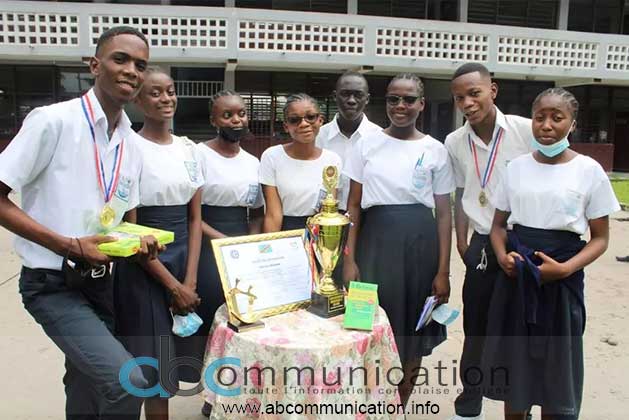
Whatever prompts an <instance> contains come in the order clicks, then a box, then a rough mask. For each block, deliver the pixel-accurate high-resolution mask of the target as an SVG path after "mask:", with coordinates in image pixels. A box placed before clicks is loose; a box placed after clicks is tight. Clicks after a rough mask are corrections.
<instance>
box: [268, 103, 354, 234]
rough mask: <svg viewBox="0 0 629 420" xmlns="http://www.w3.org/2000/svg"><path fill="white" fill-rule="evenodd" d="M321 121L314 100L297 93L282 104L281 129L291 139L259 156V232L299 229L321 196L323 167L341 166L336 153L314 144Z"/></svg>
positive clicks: (323, 195)
mask: <svg viewBox="0 0 629 420" xmlns="http://www.w3.org/2000/svg"><path fill="white" fill-rule="evenodd" d="M322 123H323V117H322V116H321V113H320V112H319V105H318V104H317V102H316V101H315V100H314V99H313V98H312V97H310V96H309V95H306V94H305V93H299V94H296V95H291V96H289V97H288V100H287V101H286V105H285V106H284V129H285V130H286V131H287V132H288V134H289V136H290V138H291V140H292V141H291V142H290V143H288V144H285V145H282V144H280V145H277V146H272V147H269V148H268V149H267V150H265V151H264V153H263V154H262V158H261V159H260V183H261V184H262V191H263V192H264V201H265V204H266V211H265V214H264V223H263V225H262V231H263V232H276V231H279V230H289V229H303V228H304V227H305V225H306V219H307V218H308V216H312V215H313V214H315V213H316V212H317V211H319V206H320V203H321V200H322V199H323V198H325V190H324V189H323V182H322V181H323V178H322V176H323V168H324V167H326V166H328V165H334V166H336V167H337V168H338V169H339V170H340V168H341V167H342V165H341V158H340V157H339V155H337V154H336V153H334V152H332V151H329V150H325V149H320V148H319V147H316V146H315V138H316V137H317V134H318V133H319V128H321V124H322Z"/></svg>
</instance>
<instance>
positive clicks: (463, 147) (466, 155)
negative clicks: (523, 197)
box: [445, 108, 533, 235]
mask: <svg viewBox="0 0 629 420" xmlns="http://www.w3.org/2000/svg"><path fill="white" fill-rule="evenodd" d="M500 128H502V129H503V130H504V133H503V134H502V140H501V142H500V144H499V145H498V151H497V153H498V154H497V156H496V163H495V165H494V169H493V171H492V175H491V177H490V178H489V182H488V183H487V185H486V186H485V194H486V195H487V196H488V197H489V198H490V202H489V203H488V204H487V205H486V206H485V207H482V206H481V205H480V203H479V201H478V196H479V195H480V193H481V186H480V185H481V184H480V180H479V179H478V175H477V173H476V165H475V164H474V156H473V154H472V150H471V149H470V143H469V140H470V139H471V140H472V142H473V143H474V145H475V146H476V154H477V157H478V169H479V171H480V173H481V177H482V176H483V173H484V171H485V168H486V167H487V161H488V160H489V154H490V152H491V149H492V147H493V145H494V143H495V141H496V138H497V134H498V130H499V129H500ZM532 138H533V133H532V131H531V120H530V119H528V118H523V117H519V116H517V115H504V114H503V113H502V112H500V110H499V109H498V108H496V125H495V127H494V132H493V135H492V140H491V142H490V143H489V144H485V143H484V142H483V141H482V140H481V139H480V138H479V137H478V136H477V135H476V133H475V132H474V129H473V128H472V127H471V126H470V123H469V122H466V123H465V125H463V127H460V128H459V129H457V130H455V131H453V132H452V133H450V134H448V136H447V137H446V141H445V145H446V148H447V149H448V153H449V154H450V158H451V160H452V168H453V169H454V178H455V181H456V186H457V188H463V200H462V204H463V211H464V212H465V214H466V215H467V217H468V218H469V220H470V224H471V226H472V229H474V230H475V231H476V232H478V233H480V234H482V235H487V234H489V231H490V230H491V223H492V220H493V218H494V207H493V206H492V205H491V196H492V195H493V194H494V192H495V190H496V188H497V187H498V185H499V184H500V179H501V178H502V176H503V174H504V171H505V168H506V167H507V164H508V163H509V162H510V161H512V160H513V159H515V158H516V157H518V156H521V155H523V154H526V153H529V152H531V151H532V148H531V139H532Z"/></svg>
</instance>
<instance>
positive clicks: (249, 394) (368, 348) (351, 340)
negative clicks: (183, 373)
mask: <svg viewBox="0 0 629 420" xmlns="http://www.w3.org/2000/svg"><path fill="white" fill-rule="evenodd" d="M263 321H264V328H260V329H256V330H250V331H246V332H241V333H236V332H234V331H232V330H231V329H230V328H229V327H228V326H227V310H226V308H225V305H223V306H221V307H220V308H219V310H218V311H217V312H216V315H215V317H214V322H213V323H212V328H211V330H210V336H209V338H208V344H207V348H206V354H205V362H204V372H205V374H204V380H203V384H204V387H205V391H204V398H205V400H206V402H208V403H210V404H212V406H213V410H212V415H211V418H212V419H230V420H232V419H251V418H264V419H304V418H307V419H315V418H321V419H328V418H334V419H339V418H347V419H367V418H369V419H380V418H382V419H396V418H399V419H403V418H404V416H403V415H402V414H399V415H398V414H397V412H396V413H395V414H390V413H391V411H392V410H394V409H397V408H398V405H399V404H400V399H399V394H398V391H397V386H396V385H397V384H398V383H399V382H400V381H401V379H402V369H401V364H400V359H399V355H398V352H397V347H396V345H395V338H394V336H393V331H392V329H391V326H390V325H389V320H388V318H387V315H386V313H385V312H384V310H383V309H382V308H379V310H378V312H377V313H376V315H375V319H374V325H373V330H372V331H367V332H362V331H355V330H346V329H344V328H343V326H342V325H343V315H339V316H337V317H334V318H329V319H324V318H320V317H318V316H316V315H314V314H311V313H310V312H308V311H306V310H299V311H294V312H288V313H284V314H281V315H276V316H273V317H269V318H265V319H263ZM307 404H308V405H312V406H310V408H308V407H307V406H306V405H307ZM322 404H324V405H326V406H325V407H324V406H322ZM345 404H349V405H351V406H352V407H351V408H349V407H347V406H345ZM236 405H240V409H241V410H242V412H241V413H240V414H237V412H236V410H237V409H234V408H232V409H233V410H234V411H233V412H231V413H226V411H229V407H236ZM270 405H272V406H273V414H270V413H269V410H268V408H269V406H270ZM328 405H331V407H332V409H336V410H337V411H334V412H332V413H334V414H331V413H330V412H328V413H327V414H326V413H324V410H329V409H330V407H329V406H328ZM315 406H316V407H315ZM378 406H379V407H380V412H381V413H382V414H378V413H375V411H371V413H370V414H365V415H363V414H361V413H359V411H361V410H362V411H367V410H376V411H377V410H378ZM289 407H290V408H289ZM339 407H340V408H339ZM343 407H345V408H343ZM282 409H283V411H284V412H283V413H280V414H277V413H278V411H279V410H282ZM308 409H309V410H310V411H306V410H308ZM258 410H263V411H262V412H256V411H258ZM338 410H344V411H343V413H340V412H339V411H338ZM383 410H384V411H383ZM387 410H388V412H387ZM287 411H292V413H287ZM354 411H356V412H354ZM300 412H301V413H300ZM262 413H264V414H262Z"/></svg>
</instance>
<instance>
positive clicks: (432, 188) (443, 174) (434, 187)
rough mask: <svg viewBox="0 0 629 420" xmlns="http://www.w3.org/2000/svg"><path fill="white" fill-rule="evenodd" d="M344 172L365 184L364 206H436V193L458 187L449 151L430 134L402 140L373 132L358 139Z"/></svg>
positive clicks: (439, 193) (449, 191)
mask: <svg viewBox="0 0 629 420" xmlns="http://www.w3.org/2000/svg"><path fill="white" fill-rule="evenodd" d="M344 171H345V175H346V176H347V177H349V178H351V179H352V180H354V181H356V182H358V183H360V184H362V186H363V188H362V189H363V196H362V200H361V202H360V205H361V207H362V208H363V209H367V208H369V207H372V206H381V205H393V204H417V203H419V204H423V205H424V206H426V207H429V208H435V197H434V195H435V194H437V195H442V194H450V193H451V192H452V191H454V188H455V186H454V175H453V174H452V166H451V164H450V159H449V157H448V151H447V150H446V148H445V147H444V146H443V144H441V142H440V141H438V140H435V139H434V138H432V137H430V136H428V135H426V136H424V137H423V138H421V139H419V140H400V139H396V138H395V137H391V136H389V135H387V134H385V133H384V132H380V133H374V134H371V135H370V136H368V137H365V138H362V139H360V140H359V141H358V143H357V144H356V147H354V149H353V150H352V154H351V156H350V157H349V159H348V160H347V162H346V163H345V168H344Z"/></svg>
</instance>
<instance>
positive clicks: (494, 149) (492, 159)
mask: <svg viewBox="0 0 629 420" xmlns="http://www.w3.org/2000/svg"><path fill="white" fill-rule="evenodd" d="M503 134H504V130H503V129H502V127H500V128H499V129H498V132H497V133H496V138H495V139H494V144H493V145H492V146H491V151H490V152H489V159H487V166H486V167H485V172H484V173H483V177H482V178H481V176H480V169H479V167H478V154H477V153H476V145H475V144H474V142H473V141H472V136H471V135H470V134H468V135H467V140H468V143H469V145H470V151H471V152H472V156H474V165H475V166H476V175H477V176H478V180H479V181H480V187H481V189H485V186H486V185H487V183H488V182H489V180H490V179H491V174H492V173H493V171H494V166H495V165H496V156H498V146H499V145H500V141H501V140H502V136H503Z"/></svg>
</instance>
